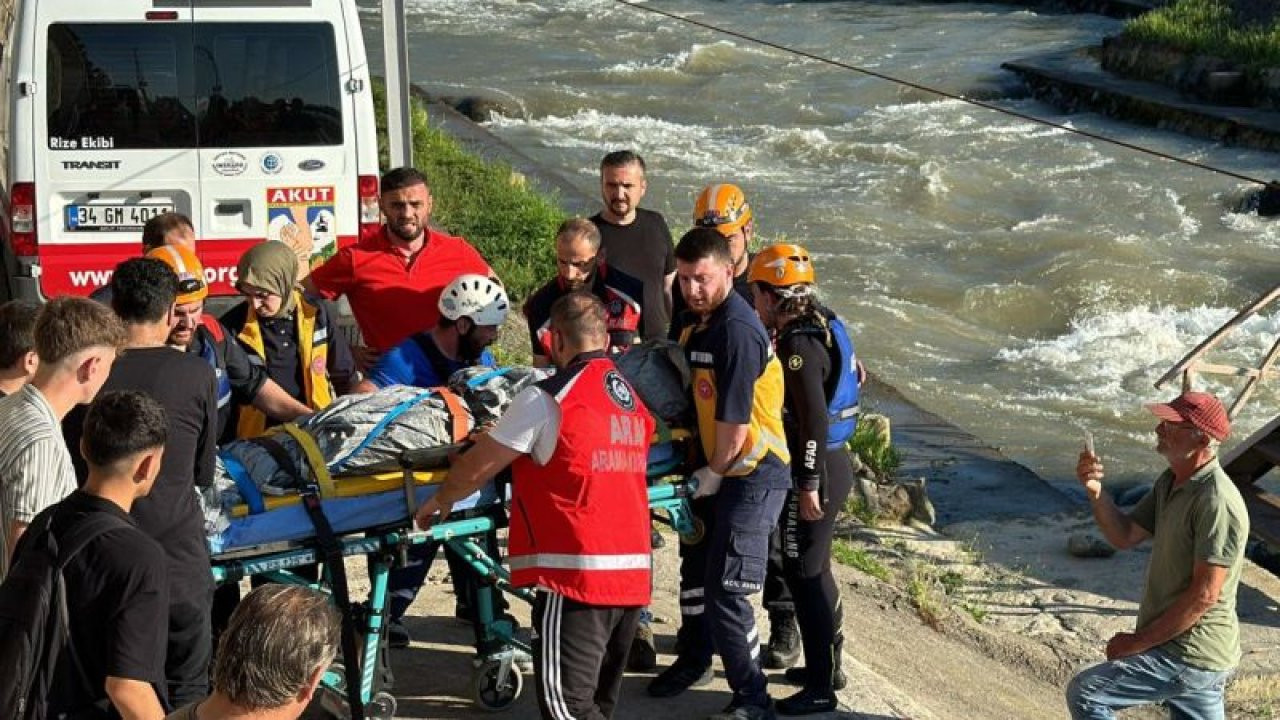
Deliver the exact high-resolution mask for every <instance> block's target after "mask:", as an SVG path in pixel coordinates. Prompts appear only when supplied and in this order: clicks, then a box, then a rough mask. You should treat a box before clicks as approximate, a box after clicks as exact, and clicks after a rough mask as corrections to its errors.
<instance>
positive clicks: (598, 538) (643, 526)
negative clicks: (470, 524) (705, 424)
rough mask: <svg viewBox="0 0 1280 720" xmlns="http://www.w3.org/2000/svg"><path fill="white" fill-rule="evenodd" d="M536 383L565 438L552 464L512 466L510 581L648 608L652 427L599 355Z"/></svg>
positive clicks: (583, 599) (591, 601) (585, 599)
mask: <svg viewBox="0 0 1280 720" xmlns="http://www.w3.org/2000/svg"><path fill="white" fill-rule="evenodd" d="M538 386H539V387H540V388H541V389H542V390H543V391H544V392H546V393H547V394H548V395H550V396H551V397H553V398H554V399H555V401H556V403H557V404H558V405H559V406H560V434H559V437H558V439H557V441H556V449H555V452H554V453H553V454H552V456H551V459H550V460H549V461H548V462H547V464H546V465H538V464H537V463H535V462H534V461H533V459H532V458H531V457H530V456H528V455H524V456H521V457H520V458H518V459H517V460H516V461H515V463H514V464H513V466H512V475H513V484H512V505H513V506H514V511H513V512H512V513H511V529H510V532H509V535H508V540H507V542H508V549H509V555H508V562H509V563H510V566H511V583H512V584H513V585H515V586H517V587H530V586H534V587H540V588H544V589H547V590H550V591H552V592H555V593H558V594H561V595H564V596H565V597H568V598H570V599H573V600H576V601H578V602H580V603H584V604H587V605H596V606H603V607H638V606H643V605H647V604H648V603H649V595H650V588H651V585H650V582H651V578H650V565H651V554H650V553H651V550H650V545H649V542H650V541H649V495H648V490H647V489H646V483H645V469H646V467H647V463H648V454H649V441H650V438H651V437H652V436H653V429H654V421H653V419H652V418H651V417H650V416H649V411H648V410H647V409H646V408H645V406H644V403H643V402H641V401H640V396H639V395H637V394H636V393H635V391H634V390H633V389H632V388H631V385H630V384H628V383H627V381H626V380H625V379H624V378H623V377H622V374H621V373H619V372H618V370H617V369H616V368H615V367H614V365H613V361H612V360H610V359H608V358H606V357H604V356H603V355H602V354H601V353H590V354H586V355H582V356H579V358H578V359H577V360H575V361H574V363H573V364H572V365H570V366H569V367H567V368H565V369H564V370H561V371H560V372H558V373H556V375H554V376H553V377H550V378H548V379H546V380H544V381H542V382H540V383H538Z"/></svg>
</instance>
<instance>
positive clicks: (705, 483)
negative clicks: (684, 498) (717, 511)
mask: <svg viewBox="0 0 1280 720" xmlns="http://www.w3.org/2000/svg"><path fill="white" fill-rule="evenodd" d="M693 479H694V480H695V481H697V483H698V486H697V487H696V488H694V491H693V497H694V498H701V497H707V496H708V495H715V494H716V493H717V492H719V491H720V481H721V480H722V479H724V476H723V475H721V474H720V473H718V472H716V471H715V470H712V469H711V466H710V465H704V466H703V467H701V468H699V469H697V470H695V471H694V473H693Z"/></svg>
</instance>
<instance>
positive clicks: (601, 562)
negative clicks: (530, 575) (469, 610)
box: [508, 553, 651, 570]
mask: <svg viewBox="0 0 1280 720" xmlns="http://www.w3.org/2000/svg"><path fill="white" fill-rule="evenodd" d="M650 557H651V556H650V555H649V553H643V554H633V555H567V554H564V553H534V554H533V555H522V556H520V557H517V558H512V559H511V561H510V562H509V563H508V564H509V565H510V566H511V569H512V570H525V569H528V568H538V567H541V568H550V569H555V570H647V569H649V560H650Z"/></svg>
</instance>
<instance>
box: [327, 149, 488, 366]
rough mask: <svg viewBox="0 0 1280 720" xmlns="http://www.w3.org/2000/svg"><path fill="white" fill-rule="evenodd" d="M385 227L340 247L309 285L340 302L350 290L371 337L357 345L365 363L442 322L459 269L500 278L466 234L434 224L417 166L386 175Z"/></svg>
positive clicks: (360, 321) (359, 358) (428, 193)
mask: <svg viewBox="0 0 1280 720" xmlns="http://www.w3.org/2000/svg"><path fill="white" fill-rule="evenodd" d="M379 204H380V205H381V207H382V214H383V215H384V216H385V217H386V224H384V225H383V226H382V232H380V233H378V234H377V235H375V236H373V237H369V238H362V239H361V240H360V241H359V242H357V243H356V244H355V245H351V246H349V247H346V248H343V249H342V250H339V251H338V253H337V254H336V255H334V256H333V257H332V258H330V259H329V261H328V262H326V263H325V264H323V265H321V266H320V267H318V268H316V269H315V270H312V271H311V275H310V277H308V278H307V279H306V280H304V281H303V284H304V287H306V288H307V289H308V290H311V291H313V292H315V293H317V294H319V295H321V296H322V297H325V298H327V299H330V300H333V299H335V298H337V297H338V296H340V295H346V296H347V300H348V301H350V303H351V310H352V311H353V312H354V313H355V316H356V324H357V325H359V326H360V333H361V334H362V335H363V336H364V344H365V346H366V347H364V348H352V349H353V350H354V351H355V354H356V359H357V362H359V363H360V364H361V365H362V369H367V368H368V367H369V366H370V365H371V364H372V363H373V361H374V360H376V359H377V356H378V355H381V354H382V353H383V352H386V351H387V350H389V349H390V348H392V347H395V346H396V345H397V344H398V343H399V342H400V341H401V340H404V339H405V338H407V337H409V336H410V335H412V334H413V333H415V332H417V331H419V330H424V329H427V328H431V327H435V325H436V322H437V321H438V320H439V319H440V311H439V309H438V308H437V303H438V301H439V299H440V293H441V291H442V290H444V287H445V286H446V285H448V284H449V283H450V282H452V281H453V279H454V278H456V277H457V276H459V275H462V274H464V273H475V274H478V275H488V276H491V277H492V276H493V271H492V270H491V269H490V268H489V264H488V263H487V262H485V259H484V258H483V257H481V256H480V253H479V252H476V249H475V248H473V247H471V245H470V244H469V243H467V241H466V240H463V239H462V238H460V237H454V236H452V235H446V234H444V233H442V232H437V231H435V230H432V229H430V228H428V227H427V222H428V221H429V220H430V219H431V205H432V200H431V190H430V188H428V187H427V178H426V177H425V176H423V174H422V173H420V172H418V171H417V170H415V169H413V168H411V167H402V168H396V169H395V170H391V171H389V172H388V173H387V174H386V175H383V176H382V186H381V197H380V198H379Z"/></svg>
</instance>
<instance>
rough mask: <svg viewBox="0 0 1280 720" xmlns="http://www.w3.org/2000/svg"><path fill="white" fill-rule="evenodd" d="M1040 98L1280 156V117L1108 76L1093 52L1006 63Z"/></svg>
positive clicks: (1276, 113) (1077, 52)
mask: <svg viewBox="0 0 1280 720" xmlns="http://www.w3.org/2000/svg"><path fill="white" fill-rule="evenodd" d="M1001 67H1003V68H1005V69H1007V70H1010V71H1012V72H1015V73H1017V74H1018V75H1019V76H1021V77H1022V78H1023V80H1024V81H1025V82H1026V83H1027V86H1028V87H1029V88H1030V90H1031V92H1032V94H1033V95H1035V97H1037V98H1038V99H1040V100H1043V101H1045V102H1048V103H1050V104H1052V105H1055V106H1058V107H1061V108H1063V109H1065V110H1067V111H1068V112H1074V111H1093V112H1100V113H1103V114H1105V115H1107V116H1109V117H1114V118H1118V119H1120V120H1125V121H1128V122H1133V123H1138V124H1141V125H1149V126H1151V127H1156V128H1160V129H1163V130H1171V131H1173V132H1180V133H1184V134H1186V135H1191V136H1193V137H1201V138H1207V139H1209V140H1214V141H1217V142H1221V143H1225V144H1227V145H1237V146H1240V147H1248V148H1255V149H1258V150H1266V151H1270V152H1280V112H1275V111H1269V110H1259V109H1254V108H1245V107H1224V106H1220V105H1210V104H1206V103H1202V102H1197V101H1195V100H1189V99H1187V98H1185V97H1183V96H1182V95H1181V94H1180V93H1178V92H1177V91H1176V90H1171V89H1169V88H1166V87H1164V86H1161V85H1156V84H1154V83H1149V82H1143V81H1141V80H1130V79H1126V78H1121V77H1117V76H1115V75H1111V74H1109V73H1107V72H1105V71H1104V70H1103V69H1102V67H1101V64H1100V63H1099V61H1098V60H1097V59H1096V58H1095V57H1094V55H1093V53H1092V51H1091V50H1090V49H1081V50H1073V51H1068V52H1061V53H1052V54H1047V55H1041V56H1037V57H1032V58H1024V59H1020V60H1013V61H1010V62H1006V63H1004V64H1003V65H1001Z"/></svg>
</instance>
